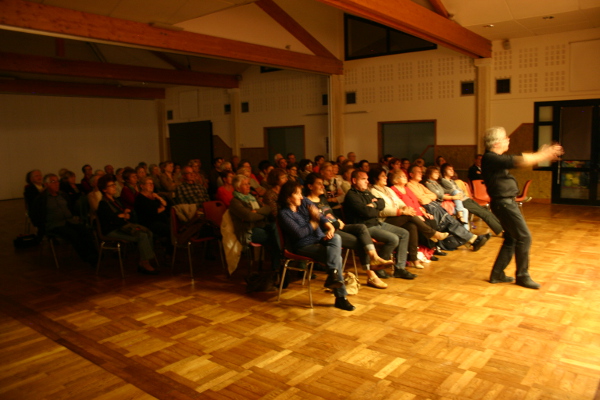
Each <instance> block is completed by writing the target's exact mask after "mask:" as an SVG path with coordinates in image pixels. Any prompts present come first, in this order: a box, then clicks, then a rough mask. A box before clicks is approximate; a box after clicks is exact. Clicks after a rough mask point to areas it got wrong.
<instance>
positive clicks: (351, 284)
mask: <svg viewBox="0 0 600 400" xmlns="http://www.w3.org/2000/svg"><path fill="white" fill-rule="evenodd" d="M344 284H345V285H346V292H348V294H349V295H355V294H358V291H359V289H360V282H359V280H358V278H357V277H356V275H354V274H353V273H352V272H344Z"/></svg>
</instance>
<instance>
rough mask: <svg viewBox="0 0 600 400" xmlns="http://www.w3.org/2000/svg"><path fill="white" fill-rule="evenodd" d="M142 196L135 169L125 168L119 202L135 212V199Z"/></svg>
mask: <svg viewBox="0 0 600 400" xmlns="http://www.w3.org/2000/svg"><path fill="white" fill-rule="evenodd" d="M139 194H140V191H139V189H138V176H137V174H136V173H135V170H134V169H133V168H129V167H127V168H125V169H124V170H123V188H122V189H121V196H119V200H121V203H123V205H124V206H125V208H129V209H130V210H133V209H134V208H135V199H136V197H137V196H138V195H139Z"/></svg>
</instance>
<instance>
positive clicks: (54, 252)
mask: <svg viewBox="0 0 600 400" xmlns="http://www.w3.org/2000/svg"><path fill="white" fill-rule="evenodd" d="M48 241H49V242H50V248H51V249H52V255H53V256H54V264H55V265H56V269H60V265H58V258H57V257H56V249H55V248H54V239H53V238H51V237H49V238H48Z"/></svg>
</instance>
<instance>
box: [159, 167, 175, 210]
mask: <svg viewBox="0 0 600 400" xmlns="http://www.w3.org/2000/svg"><path fill="white" fill-rule="evenodd" d="M174 169H175V164H173V161H171V160H167V161H163V162H161V163H160V170H161V174H160V176H159V180H160V189H161V190H160V191H159V194H162V195H163V196H164V197H165V198H166V199H168V200H173V199H174V198H175V190H176V189H177V184H178V182H177V181H175V177H174V175H173V171H174Z"/></svg>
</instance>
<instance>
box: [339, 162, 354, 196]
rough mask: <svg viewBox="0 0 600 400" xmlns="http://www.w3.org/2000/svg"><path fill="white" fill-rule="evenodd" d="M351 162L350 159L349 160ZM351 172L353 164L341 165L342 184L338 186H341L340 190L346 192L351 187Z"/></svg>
mask: <svg viewBox="0 0 600 400" xmlns="http://www.w3.org/2000/svg"><path fill="white" fill-rule="evenodd" d="M350 163H352V161H350ZM352 172H354V165H346V166H344V167H342V184H341V185H340V187H341V188H342V192H344V194H346V193H347V192H348V190H350V189H351V188H352V180H351V176H352Z"/></svg>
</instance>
